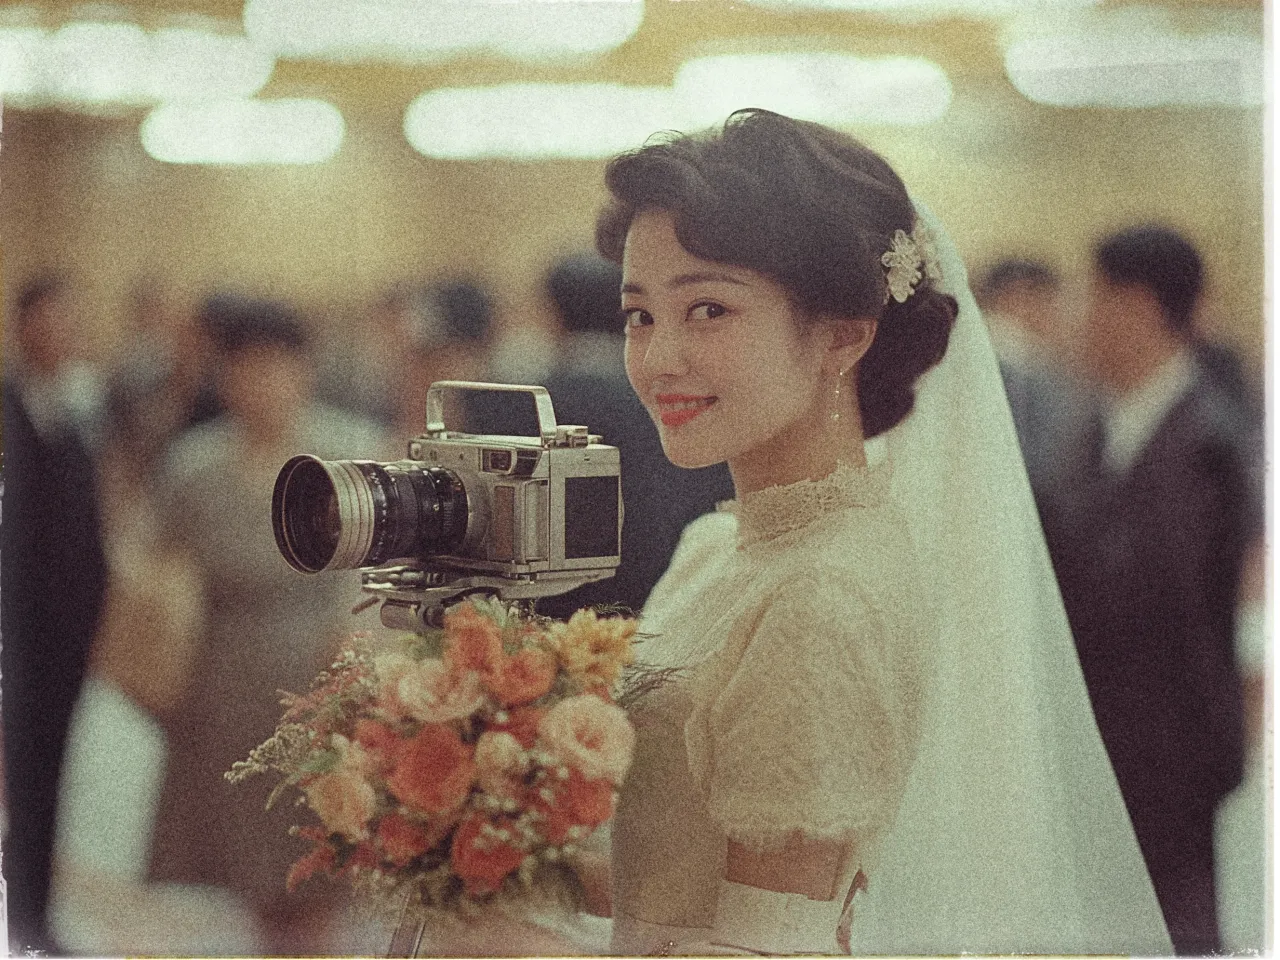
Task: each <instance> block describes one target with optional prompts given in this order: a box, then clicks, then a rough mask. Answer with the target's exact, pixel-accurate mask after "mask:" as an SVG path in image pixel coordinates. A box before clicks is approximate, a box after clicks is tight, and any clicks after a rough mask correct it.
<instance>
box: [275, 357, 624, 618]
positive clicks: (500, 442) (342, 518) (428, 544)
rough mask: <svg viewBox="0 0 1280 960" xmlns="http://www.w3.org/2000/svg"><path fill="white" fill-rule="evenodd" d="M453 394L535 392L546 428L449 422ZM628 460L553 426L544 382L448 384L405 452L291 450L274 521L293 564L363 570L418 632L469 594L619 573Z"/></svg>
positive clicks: (374, 597)
mask: <svg viewBox="0 0 1280 960" xmlns="http://www.w3.org/2000/svg"><path fill="white" fill-rule="evenodd" d="M446 390H484V391H502V392H507V393H524V394H528V395H529V396H531V397H532V399H533V402H534V405H535V407H536V409H537V414H538V430H539V436H537V437H508V436H486V435H479V434H467V433H458V432H454V431H450V430H446V429H445V426H444V417H443V399H444V391H446ZM619 469H620V460H619V455H618V449H617V447H611V446H608V445H606V444H604V443H602V442H601V438H600V437H598V436H595V435H592V434H590V433H588V432H587V428H586V427H579V426H563V425H557V424H556V417H555V411H554V410H553V409H552V405H551V397H550V395H549V394H548V393H547V391H546V388H545V387H538V386H516V385H510V384H494V383H467V382H463V381H456V380H442V381H439V382H437V383H433V384H432V385H431V389H430V390H429V391H428V393H427V429H426V432H425V433H424V434H422V435H421V436H419V437H416V438H414V439H413V440H411V441H410V442H409V458H408V459H407V460H397V461H394V462H392V463H378V462H376V461H372V460H328V461H326V460H320V459H318V458H316V457H311V456H297V457H293V458H292V459H290V460H289V461H288V462H287V463H286V464H285V465H284V467H283V468H282V469H281V471H280V474H279V476H278V477H277V478H276V485H275V492H274V494H273V496H272V503H271V522H272V526H273V528H274V530H275V536H276V544H277V546H279V548H280V552H281V553H282V554H283V555H284V558H285V559H286V560H287V561H288V562H289V565H290V566H292V567H293V568H294V569H295V570H299V571H302V572H304V573H318V572H320V571H323V570H351V569H360V570H361V577H362V588H363V589H364V591H365V592H366V593H368V594H369V595H370V598H369V600H368V604H366V605H371V604H373V603H376V602H378V601H381V602H382V622H383V623H384V624H386V625H387V626H388V627H393V628H397V629H407V630H421V629H423V628H424V626H438V625H439V622H440V615H441V613H442V612H443V609H444V606H445V605H446V604H448V603H449V602H452V601H454V600H456V599H459V598H461V597H462V596H465V595H468V594H471V593H486V594H489V595H492V596H497V597H500V598H502V599H509V600H523V599H533V598H537V597H546V596H553V595H555V594H558V593H564V592H565V591H567V590H572V589H573V588H575V587H579V586H581V585H582V584H584V583H589V582H591V581H593V580H601V579H604V578H605V577H611V576H613V574H614V572H615V570H616V569H617V566H618V562H619V559H620V556H619V552H620V549H621V547H620V544H621V535H622V489H621V483H620V479H619Z"/></svg>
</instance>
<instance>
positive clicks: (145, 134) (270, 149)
mask: <svg viewBox="0 0 1280 960" xmlns="http://www.w3.org/2000/svg"><path fill="white" fill-rule="evenodd" d="M345 133H346V124H345V123H344V121H343V119H342V114H341V113H340V112H339V111H338V108H337V107H335V106H333V105H332V104H330V103H326V102H325V101H323V100H301V99H281V100H225V101H212V102H204V103H168V104H163V105H161V106H159V107H157V108H156V109H154V110H152V111H151V113H150V114H148V116H147V118H146V119H145V120H144V121H143V122H142V127H141V130H140V131H139V135H140V136H141V139H142V146H143V148H144V149H145V150H146V151H147V153H148V154H150V155H151V156H152V157H154V158H155V159H157V160H161V161H164V162H165V163H184V164H223V165H236V166H244V165H259V164H312V163H323V162H324V161H325V160H328V159H330V158H331V157H333V156H334V155H335V154H336V153H337V152H338V149H339V147H341V145H342V139H343V137H344V135H345Z"/></svg>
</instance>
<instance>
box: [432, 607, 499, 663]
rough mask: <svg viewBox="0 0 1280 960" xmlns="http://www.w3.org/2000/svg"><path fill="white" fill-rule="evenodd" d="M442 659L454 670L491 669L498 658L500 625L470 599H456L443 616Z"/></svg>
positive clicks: (497, 661)
mask: <svg viewBox="0 0 1280 960" xmlns="http://www.w3.org/2000/svg"><path fill="white" fill-rule="evenodd" d="M444 659H445V663H447V664H448V665H449V667H450V668H451V669H453V670H454V671H456V672H458V673H465V672H466V671H468V670H474V671H475V672H476V673H479V674H480V675H481V676H485V677H487V676H489V675H490V674H492V673H494V672H495V671H496V670H497V668H498V665H499V663H500V661H501V660H502V629H501V628H500V627H499V626H498V625H497V623H495V622H494V621H493V619H492V618H491V617H487V616H485V615H484V614H483V613H481V612H480V610H479V608H477V607H476V605H475V604H474V603H460V604H458V605H457V606H455V607H453V608H451V609H450V610H449V612H448V613H446V614H445V617H444Z"/></svg>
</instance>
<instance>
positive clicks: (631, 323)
mask: <svg viewBox="0 0 1280 960" xmlns="http://www.w3.org/2000/svg"><path fill="white" fill-rule="evenodd" d="M618 316H619V317H621V319H622V326H623V328H624V329H627V330H630V329H631V328H633V327H647V326H649V324H651V323H653V317H651V316H650V315H649V311H647V310H641V309H640V308H639V307H623V308H622V310H621V311H619V313H618Z"/></svg>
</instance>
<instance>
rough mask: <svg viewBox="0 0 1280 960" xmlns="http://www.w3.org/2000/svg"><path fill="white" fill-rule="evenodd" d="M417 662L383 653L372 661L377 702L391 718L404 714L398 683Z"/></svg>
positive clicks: (401, 655) (404, 655)
mask: <svg viewBox="0 0 1280 960" xmlns="http://www.w3.org/2000/svg"><path fill="white" fill-rule="evenodd" d="M417 665H418V662H417V661H416V660H414V659H413V658H412V657H410V656H408V655H406V654H403V653H384V654H383V655H382V656H380V657H377V658H375V659H374V661H373V672H374V675H375V676H376V677H377V678H378V700H379V701H380V702H381V704H382V706H383V707H384V708H385V709H386V710H387V711H388V712H389V713H391V714H392V715H393V716H396V717H400V716H403V715H404V714H405V712H406V711H405V708H404V704H403V703H401V702H400V696H399V694H398V692H397V691H398V690H399V688H400V681H401V680H402V679H403V678H404V677H405V676H406V675H407V674H410V673H412V672H413V670H414V668H415V667H417Z"/></svg>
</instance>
